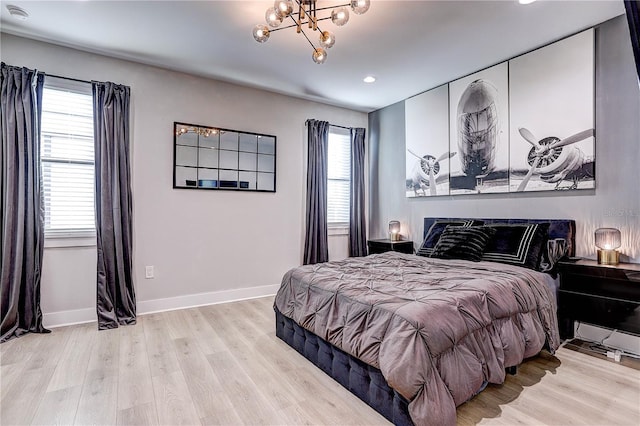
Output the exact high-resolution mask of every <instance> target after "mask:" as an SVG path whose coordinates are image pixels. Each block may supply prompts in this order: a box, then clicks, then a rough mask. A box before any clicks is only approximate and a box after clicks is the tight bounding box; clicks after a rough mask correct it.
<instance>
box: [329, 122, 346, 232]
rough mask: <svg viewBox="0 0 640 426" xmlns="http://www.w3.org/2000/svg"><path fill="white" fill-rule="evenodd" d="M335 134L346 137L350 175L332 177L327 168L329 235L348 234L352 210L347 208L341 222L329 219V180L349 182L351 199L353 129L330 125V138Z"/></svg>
mask: <svg viewBox="0 0 640 426" xmlns="http://www.w3.org/2000/svg"><path fill="white" fill-rule="evenodd" d="M332 134H335V135H337V136H338V137H341V138H346V146H347V148H348V150H347V152H348V155H347V156H348V170H349V173H348V177H347V178H331V177H329V171H328V170H327V231H328V234H329V235H347V234H348V233H349V225H350V223H349V222H350V219H349V216H350V211H349V208H348V210H347V220H346V221H341V222H330V221H329V214H328V210H329V188H328V187H329V181H339V182H347V183H348V185H349V197H348V198H349V200H350V198H351V130H350V129H347V128H343V127H340V126H334V125H331V124H330V125H329V134H328V139H329V140H330V139H331V135H332ZM329 146H330V143H329V141H328V142H327V169H329V168H330V167H329V161H331V156H330V155H329V149H330V148H329Z"/></svg>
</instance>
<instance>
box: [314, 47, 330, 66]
mask: <svg viewBox="0 0 640 426" xmlns="http://www.w3.org/2000/svg"><path fill="white" fill-rule="evenodd" d="M312 58H313V62H315V63H316V64H323V63H324V61H326V60H327V52H326V51H325V50H324V49H323V48H322V47H318V48H317V49H316V50H314V51H313V55H312Z"/></svg>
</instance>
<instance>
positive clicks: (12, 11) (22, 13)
mask: <svg viewBox="0 0 640 426" xmlns="http://www.w3.org/2000/svg"><path fill="white" fill-rule="evenodd" d="M7 10H8V11H9V15H11V16H13V17H14V18H16V19H20V20H21V21H25V20H26V19H27V18H28V17H29V14H28V13H27V11H26V10H24V9H23V8H21V7H18V6H15V5H13V4H8V5H7Z"/></svg>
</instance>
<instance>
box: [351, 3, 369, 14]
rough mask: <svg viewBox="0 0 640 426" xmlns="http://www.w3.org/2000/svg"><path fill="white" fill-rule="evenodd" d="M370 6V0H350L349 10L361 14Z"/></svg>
mask: <svg viewBox="0 0 640 426" xmlns="http://www.w3.org/2000/svg"><path fill="white" fill-rule="evenodd" d="M369 6H371V0H351V10H353V13H355V14H356V15H362V14H363V13H365V12H366V11H367V10H369Z"/></svg>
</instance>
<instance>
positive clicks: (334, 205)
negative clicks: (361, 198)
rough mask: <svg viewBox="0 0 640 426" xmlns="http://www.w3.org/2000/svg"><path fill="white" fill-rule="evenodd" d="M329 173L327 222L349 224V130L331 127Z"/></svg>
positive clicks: (338, 224) (331, 224) (332, 224)
mask: <svg viewBox="0 0 640 426" xmlns="http://www.w3.org/2000/svg"><path fill="white" fill-rule="evenodd" d="M328 157H329V161H328V174H327V223H328V224H329V226H342V225H348V224H349V193H350V181H351V137H350V134H349V130H347V129H341V128H339V127H330V128H329V146H328Z"/></svg>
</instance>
